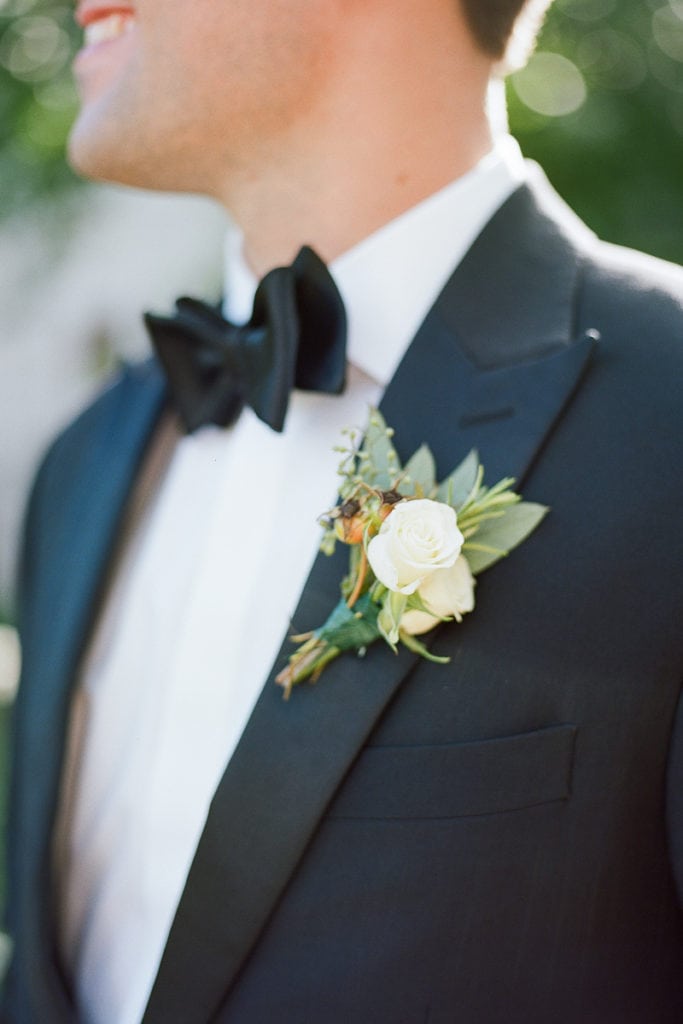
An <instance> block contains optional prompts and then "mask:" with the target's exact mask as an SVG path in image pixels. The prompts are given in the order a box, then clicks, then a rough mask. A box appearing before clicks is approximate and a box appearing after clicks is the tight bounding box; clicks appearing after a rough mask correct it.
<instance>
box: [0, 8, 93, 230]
mask: <svg viewBox="0 0 683 1024" xmlns="http://www.w3.org/2000/svg"><path fill="white" fill-rule="evenodd" d="M73 15H74V5H73V3H72V2H70V0H62V2H59V0H0V182H2V190H1V191H0V214H2V215H5V216H6V215H8V214H10V213H14V212H17V211H20V210H21V209H22V208H24V207H25V206H26V205H27V204H30V203H33V202H35V201H36V200H42V199H50V198H51V197H55V198H56V197H58V196H59V197H60V198H62V197H63V196H64V194H65V192H66V191H67V190H70V189H73V188H74V187H76V185H77V180H76V178H75V176H74V175H73V173H72V172H71V170H70V169H69V167H68V166H67V164H66V161H65V159H64V147H65V143H66V138H67V134H68V130H69V126H70V124H71V122H72V120H73V116H74V113H75V111H76V91H75V89H74V85H73V82H72V80H71V73H70V65H71V60H72V57H73V54H74V51H75V49H76V47H77V45H78V39H79V31H78V29H77V27H76V24H75V22H74V17H73Z"/></svg>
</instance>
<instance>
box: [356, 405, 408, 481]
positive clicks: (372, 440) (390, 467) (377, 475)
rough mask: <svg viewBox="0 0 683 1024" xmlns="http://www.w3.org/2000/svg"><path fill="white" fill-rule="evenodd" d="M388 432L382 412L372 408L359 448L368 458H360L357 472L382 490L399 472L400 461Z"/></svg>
mask: <svg viewBox="0 0 683 1024" xmlns="http://www.w3.org/2000/svg"><path fill="white" fill-rule="evenodd" d="M390 433H391V431H390V430H389V428H388V427H387V425H386V422H385V420H384V417H383V416H382V414H381V413H380V412H378V410H377V409H372V410H371V412H370V421H369V423H368V429H367V430H366V432H365V438H364V440H363V444H362V448H361V451H363V452H365V453H366V454H367V456H368V458H367V459H362V460H360V464H359V472H360V475H361V476H362V477H363V479H364V480H365V482H366V483H367V484H369V485H370V486H371V487H376V488H378V489H379V490H383V491H386V490H389V488H390V487H391V485H392V483H393V481H394V480H395V479H396V477H397V476H398V475H399V473H400V472H401V462H400V459H399V457H398V453H397V451H396V449H395V448H394V446H393V444H392V443H391V438H390V436H389V435H390Z"/></svg>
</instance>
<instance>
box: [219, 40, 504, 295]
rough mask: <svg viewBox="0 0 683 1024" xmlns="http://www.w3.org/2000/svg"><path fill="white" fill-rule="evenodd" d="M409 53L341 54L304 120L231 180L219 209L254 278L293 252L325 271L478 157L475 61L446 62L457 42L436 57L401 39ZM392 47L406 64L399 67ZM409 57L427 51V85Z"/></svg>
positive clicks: (479, 81)
mask: <svg viewBox="0 0 683 1024" xmlns="http://www.w3.org/2000/svg"><path fill="white" fill-rule="evenodd" d="M423 27H424V26H423ZM435 31H436V28H435ZM409 42H410V40H408V39H405V40H398V41H397V40H396V39H394V40H393V41H392V46H391V47H389V46H387V52H386V55H383V52H382V50H381V48H377V46H376V43H375V44H374V47H375V48H374V49H373V48H372V45H371V43H370V42H368V43H367V44H364V46H363V47H358V48H357V52H352V53H351V55H349V53H348V52H347V53H346V54H345V59H344V61H343V62H340V68H343V71H342V72H340V75H341V77H340V78H339V79H337V80H334V75H333V74H331V75H330V82H331V87H330V88H329V90H328V91H327V92H326V94H325V95H324V96H322V97H320V99H319V100H317V101H316V102H315V103H314V104H313V105H312V107H311V110H310V111H307V112H306V114H305V115H304V116H302V117H301V119H300V120H299V121H298V122H297V123H295V124H293V125H290V126H288V128H287V132H286V133H283V136H282V138H281V139H280V140H273V139H270V140H269V143H268V149H267V150H264V151H263V152H262V153H261V154H259V157H260V158H259V159H256V160H253V161H252V162H251V164H250V166H249V171H248V173H244V174H240V173H239V169H237V172H236V169H235V168H234V167H233V168H231V170H230V174H229V176H227V177H226V182H225V185H224V187H223V188H222V189H221V194H220V198H221V199H222V201H223V202H224V204H225V205H226V206H227V208H228V209H229V210H230V212H231V214H232V216H233V217H234V219H235V220H236V222H237V223H238V224H239V226H240V228H241V230H242V232H243V234H244V239H245V254H246V256H247V259H248V261H249V263H250V264H251V266H252V268H253V269H254V271H255V272H256V273H257V274H258V275H262V274H264V273H265V272H266V271H268V270H269V269H271V268H272V267H273V266H277V265H282V264H284V263H288V262H290V261H291V260H292V258H293V257H294V255H295V254H296V252H297V251H298V249H299V248H300V246H301V245H302V244H308V245H312V246H313V247H314V248H315V249H316V250H317V251H318V253H319V254H320V255H321V256H322V257H323V259H325V260H326V261H328V262H329V261H331V260H333V259H335V258H336V257H337V256H339V255H340V254H341V253H343V252H345V251H347V250H348V249H350V248H351V247H352V246H354V245H356V244H357V243H358V242H359V241H361V240H362V239H364V238H365V237H367V236H368V235H370V234H371V233H372V232H374V231H376V230H377V229H378V228H380V227H381V226H382V225H383V224H386V223H387V222H389V221H391V220H393V219H394V218H395V217H397V216H398V215H399V214H401V213H403V212H404V211H405V210H407V209H409V208H410V207H412V206H414V205H415V204H416V203H418V202H420V201H421V200H422V199H425V198H426V197H427V196H429V195H431V194H432V193H433V192H436V191H438V190H439V189H441V188H443V187H444V186H445V185H446V184H448V183H449V182H450V181H453V180H454V179H456V178H458V177H460V176H461V175H463V174H465V173H466V172H467V171H468V170H470V169H471V168H472V167H474V166H475V164H477V163H478V161H479V160H480V159H481V158H482V157H483V156H484V155H485V154H486V153H487V152H488V151H489V150H490V148H491V145H492V132H491V127H490V123H489V117H488V113H487V102H486V101H487V87H488V80H489V72H490V67H489V66H488V64H487V62H486V60H485V59H483V58H479V57H478V56H477V55H474V56H473V54H472V52H471V50H469V49H464V50H463V51H462V52H458V51H457V39H456V42H455V43H454V40H453V39H452V38H451V39H449V40H447V41H445V42H444V45H443V47H442V50H441V51H440V50H439V48H438V47H435V45H434V39H433V38H429V37H428V36H427V38H426V39H425V38H424V36H423V37H422V38H421V39H417V40H415V39H413V40H412V52H411V49H410V48H409V45H408V44H409ZM401 43H403V44H404V45H405V48H406V50H405V53H406V55H407V54H410V56H406V57H405V59H404V60H403V62H402V63H400V64H399V63H397V58H396V53H397V51H398V50H399V47H400V45H401ZM420 45H424V46H427V45H428V46H429V52H430V59H431V65H430V67H431V73H430V74H429V75H425V74H424V73H423V69H424V67H425V66H427V65H426V64H425V60H424V55H421V54H419V53H417V54H416V53H415V52H414V51H415V50H416V49H417V48H419V47H420ZM364 47H365V48H364ZM383 57H384V60H383ZM392 69H393V70H392ZM392 76H393V77H392ZM388 82H389V83H390V87H389V88H388V87H387V83H388Z"/></svg>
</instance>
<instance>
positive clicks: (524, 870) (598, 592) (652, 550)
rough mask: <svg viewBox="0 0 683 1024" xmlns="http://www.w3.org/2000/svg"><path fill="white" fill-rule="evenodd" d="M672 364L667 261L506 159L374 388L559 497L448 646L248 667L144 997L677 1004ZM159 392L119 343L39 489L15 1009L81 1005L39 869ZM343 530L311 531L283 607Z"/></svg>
mask: <svg viewBox="0 0 683 1024" xmlns="http://www.w3.org/2000/svg"><path fill="white" fill-rule="evenodd" d="M682 380H683V277H682V275H681V273H680V272H679V271H677V270H675V269H674V268H667V267H665V266H664V265H662V264H658V263H656V261H654V260H648V259H646V258H641V257H636V256H634V255H633V254H630V255H629V254H625V253H622V252H620V251H617V250H613V249H611V248H609V247H607V246H602V245H601V244H599V243H597V242H596V241H595V240H594V239H593V238H592V236H591V235H590V234H589V233H588V232H587V231H586V229H585V228H583V227H582V226H580V225H579V224H578V222H576V221H575V219H574V218H573V215H571V214H570V213H569V212H568V211H567V210H566V209H565V208H564V207H562V206H561V204H560V203H559V201H558V200H557V199H556V197H554V196H553V195H552V194H551V193H550V191H549V189H548V188H547V186H545V185H544V184H543V183H542V182H537V183H535V184H533V185H532V186H530V187H527V186H524V187H522V188H520V189H519V190H518V191H517V192H516V193H515V194H514V195H513V196H512V197H511V198H510V199H509V201H508V202H507V203H506V204H505V205H504V206H503V207H502V208H501V210H500V211H499V212H498V214H497V215H496V216H495V217H494V218H493V220H492V221H491V222H490V223H489V225H488V226H487V227H486V229H485V230H484V232H483V233H482V235H481V236H480V237H479V239H478V240H477V241H476V243H475V244H474V246H473V247H472V249H471V250H470V252H469V254H468V255H467V257H466V258H465V260H464V262H463V263H462V264H461V266H460V267H459V269H458V270H457V272H456V273H455V275H454V276H453V278H452V279H451V281H450V282H449V283H448V285H447V286H446V288H445V289H444V291H443V293H442V295H441V296H440V297H439V299H438V301H437V302H436V304H435V306H434V307H433V309H432V310H431V312H430V313H429V315H428V317H427V319H426V321H425V323H424V325H423V326H422V328H421V330H420V331H419V333H418V335H417V337H416V338H415V340H414V342H413V344H412V346H411V347H410V349H409V350H408V352H407V354H406V356H405V358H404V360H403V362H402V364H401V366H400V368H399V370H398V372H397V374H396V376H395V378H394V380H393V381H392V383H391V384H390V386H389V388H388V390H387V392H386V395H385V398H384V401H383V404H382V408H383V411H384V413H385V416H386V418H387V420H388V421H389V422H390V423H391V424H392V425H393V426H394V427H395V428H396V441H397V446H398V448H399V450H400V454H402V455H403V456H406V455H407V454H409V453H410V452H412V451H413V450H414V449H415V448H417V447H418V445H419V444H420V443H421V442H423V441H424V442H427V443H428V444H429V445H430V446H431V447H432V449H433V451H434V453H435V455H436V458H437V462H438V466H439V470H440V474H441V475H443V474H445V472H447V471H448V470H450V469H451V468H452V466H453V465H454V464H455V463H456V462H457V461H458V460H459V459H460V458H461V457H463V456H464V455H465V454H466V452H467V451H468V450H469V449H470V448H472V447H477V448H478V449H479V451H480V453H481V457H482V461H483V463H484V465H485V467H486V472H487V479H488V480H489V481H490V482H493V481H495V480H496V479H498V478H499V477H501V476H503V475H513V476H516V477H517V479H518V481H519V482H520V485H522V486H523V489H524V493H525V496H526V497H527V498H529V499H533V500H536V501H541V502H544V503H548V504H549V505H551V507H552V510H551V512H550V514H549V516H548V517H547V519H546V520H545V521H544V523H543V524H542V525H541V527H540V528H539V529H538V530H537V531H536V533H535V534H534V535H533V536H532V537H531V538H530V539H529V540H528V541H527V542H526V543H525V544H524V545H523V546H522V547H521V548H520V549H519V550H518V551H516V552H515V553H514V554H513V555H512V556H511V558H510V559H508V560H504V561H503V562H501V563H499V564H498V565H497V566H496V567H495V568H493V569H492V570H490V572H488V573H487V574H486V575H484V576H482V577H481V579H480V582H479V585H478V587H477V607H476V609H475V611H474V612H473V614H471V615H469V616H467V618H466V619H465V620H464V622H463V623H462V624H461V625H454V624H451V625H447V626H443V627H441V628H440V629H439V630H438V631H437V634H436V636H435V638H434V647H435V649H436V650H437V651H438V652H439V653H442V654H448V655H450V657H451V662H450V665H448V666H447V667H443V666H436V665H432V664H429V663H427V662H426V661H424V660H421V659H419V658H416V657H414V656H412V655H411V654H410V653H408V652H407V651H403V650H402V651H401V652H400V653H399V655H398V656H395V655H393V654H392V653H391V652H390V650H389V649H388V648H387V647H386V646H384V645H379V644H378V645H375V647H373V648H371V649H370V650H369V652H368V654H367V656H366V657H365V658H364V659H359V658H358V657H356V656H355V655H353V654H348V655H345V656H343V657H341V658H339V659H338V660H337V661H336V662H335V663H333V664H332V665H331V666H329V667H328V668H327V670H326V672H325V674H324V676H323V677H322V679H321V680H320V682H319V683H318V684H317V685H316V686H315V687H308V686H304V687H302V688H299V689H298V690H296V691H295V692H294V694H293V696H292V698H291V700H290V701H289V703H284V702H283V701H282V698H281V691H280V690H279V689H278V688H277V687H276V686H274V685H273V680H272V678H271V679H269V680H268V681H266V683H265V686H264V689H263V692H262V695H261V697H260V700H259V702H258V704H257V706H256V709H255V711H254V713H253V716H252V718H251V720H250V722H249V724H248V726H247V728H246V731H245V733H244V735H243V737H242V739H241V742H240V743H239V746H238V748H237V750H236V752H235V754H234V757H233V758H232V761H231V762H230V765H229V767H228V769H227V771H226V773H225V776H224V778H223V780H222V782H221V783H220V785H219V787H218V790H217V792H216V794H215V797H214V800H213V803H212V807H211V811H210V815H209V819H208V823H207V825H206V828H205V831H204V834H203V836H202V839H201V841H200V844H199V848H198V850H197V854H196V858H195V861H194V863H193V866H192V869H191V871H190V875H189V878H188V881H187V885H186V888H185V892H184V894H183V896H182V899H181V902H180V906H179V909H178V912H177V916H176V919H175V922H174V924H173V927H172V930H171V934H170V937H169V941H168V945H167V948H166V951H165V954H164V957H163V961H162V964H161V968H160V971H159V975H158V977H157V980H156V983H155V986H154V989H153V992H152V995H151V999H150V1002H149V1005H148V1008H147V1011H146V1014H145V1018H144V1021H145V1024H206V1022H208V1021H212V1022H217V1024H273V1022H275V1021H277V1022H283V1024H352V1022H353V1024H427V1022H429V1024H454V1022H458V1024H489V1022H491V1024H493V1022H500V1024H510V1022H524V1024H534V1022H537V1024H547V1022H548V1021H550V1020H552V1021H554V1022H556V1024H630V1022H632V1024H664V1022H672V1024H673V1022H680V1021H681V1020H683V931H682V928H681V913H680V907H679V901H678V898H677V893H676V884H678V886H679V889H681V888H683V793H682V791H681V786H682V785H683V722H681V723H679V725H678V727H677V726H676V724H675V723H676V708H677V702H678V698H679V691H680V686H681V678H682V676H683V572H682V561H683V559H682V557H681V556H682V545H681V532H682V531H681V513H682V510H683V473H682V472H681V466H682V462H683V415H682V406H681V381H682ZM163 405H164V394H163V385H162V384H161V382H160V380H159V376H158V373H157V371H156V369H155V368H154V367H150V366H146V367H142V368H133V369H127V370H125V371H124V372H123V374H122V376H121V377H120V379H119V380H118V381H117V382H116V383H115V385H114V386H113V387H111V388H110V389H109V390H108V391H107V392H106V393H105V394H104V395H103V396H102V397H101V398H100V399H99V401H98V402H97V403H96V404H95V405H94V406H93V407H92V408H90V409H89V410H88V411H87V412H86V413H85V414H84V415H83V416H82V417H81V418H80V419H79V420H78V421H77V422H76V423H75V424H74V425H73V426H72V427H71V428H70V429H69V430H68V431H67V432H66V433H65V434H64V435H63V436H62V437H61V438H60V439H59V440H58V441H57V443H56V445H55V446H54V447H53V449H52V451H51V453H50V454H49V456H48V458H47V460H46V461H45V463H44V465H43V468H42V470H41V471H40V474H39V477H38V480H37V483H36V487H35V490H34V493H33V497H32V500H31V504H30V510H29V514H28V520H27V533H26V538H27V543H26V553H25V558H24V564H23V570H22V594H23V604H22V613H21V627H22V635H23V643H24V678H23V683H22V686H21V689H20V696H19V700H18V704H17V713H16V737H17V741H16V753H15V759H14V781H13V790H12V818H11V835H12V848H11V866H10V870H11V874H10V894H11V903H10V915H9V924H10V928H11V930H12V932H13V934H14V936H15V942H16V946H15V956H14V960H13V964H12V967H11V971H10V977H9V981H8V985H7V992H6V998H5V1009H4V1018H3V1019H4V1020H5V1021H7V1022H12V1024H67V1022H73V1021H75V1020H76V1016H75V1013H74V1010H73V1006H72V1002H71V996H70V990H69V979H68V978H67V977H65V975H64V972H63V970H62V968H61V967H60V963H59V958H58V956H57V954H56V951H55V926H54V895H53V885H52V880H51V832H52V827H53V821H54V815H55V803H56V797H57V792H58V786H59V779H60V766H61V763H62V758H63V752H64V735H65V728H66V724H67V721H68V713H69V688H70V686H71V685H72V682H73V679H74V677H75V674H76V668H77V665H78V662H79V658H80V656H81V655H82V652H83V649H84V644H85V643H86V640H87V637H88V633H89V630H90V628H91V626H92V622H93V617H94V614H95V613H94V609H95V608H96V607H97V602H98V597H99V595H100V594H101V591H102V588H103V585H104V584H103V581H104V580H105V578H106V574H107V567H108V564H109V563H110V559H111V556H112V551H113V549H114V547H115V543H116V537H117V528H118V526H119V525H120V523H121V520H122V516H123V514H124V510H125V506H126V499H127V495H128V494H129V491H130V487H131V482H132V481H133V479H134V477H135V474H136V470H137V468H138V466H139V464H140V461H141V458H142V455H143V453H144V451H145V448H146V445H147V442H148V440H149V438H150V436H151V434H152V432H153V430H154V426H155V423H156V422H157V418H158V415H159V412H160V410H161V409H162V407H163ZM302 471H303V469H302ZM235 486H236V487H238V486H239V481H236V483H235ZM345 560H346V556H345V553H344V551H340V552H339V557H337V556H335V557H334V558H331V559H328V558H325V557H323V556H321V557H320V558H319V559H318V560H317V562H316V564H315V567H314V569H313V571H312V573H311V576H310V579H309V581H308V583H307V585H306V587H305V589H304V592H303V596H302V598H301V603H300V605H299V607H298V609H297V611H296V614H295V617H294V624H295V627H296V629H297V630H306V629H309V628H311V627H313V626H315V625H316V624H318V623H319V622H320V621H321V619H322V618H324V616H325V615H326V614H327V612H328V610H329V609H330V608H331V607H332V606H333V604H334V603H335V602H336V600H337V596H338V584H339V580H340V577H341V575H342V573H343V571H344V568H345ZM289 649H290V648H289V645H288V644H287V643H285V644H284V645H283V650H282V652H281V655H280V658H279V659H278V662H277V665H276V666H275V667H274V670H273V675H274V674H275V671H276V670H277V668H279V667H281V665H282V662H283V659H284V657H285V655H286V653H287V652H288V651H289Z"/></svg>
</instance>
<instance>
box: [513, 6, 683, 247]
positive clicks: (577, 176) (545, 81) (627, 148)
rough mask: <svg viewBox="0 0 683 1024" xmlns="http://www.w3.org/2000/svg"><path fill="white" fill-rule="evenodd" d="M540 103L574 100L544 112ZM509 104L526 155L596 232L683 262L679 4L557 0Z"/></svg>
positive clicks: (682, 16)
mask: <svg viewBox="0 0 683 1024" xmlns="http://www.w3.org/2000/svg"><path fill="white" fill-rule="evenodd" d="M550 55H553V56H552V57H550ZM555 55H561V57H563V58H564V61H562V60H561V59H560V60H558V58H557V57H556V56H555ZM539 61H540V63H541V69H542V71H543V74H538V75H535V72H534V65H535V64H538V62H539ZM580 90H583V97H582V95H581V91H580ZM544 99H545V101H546V102H549V103H550V105H551V106H552V104H553V103H554V104H555V109H558V108H561V107H562V105H563V104H564V105H565V107H566V106H567V105H569V106H570V107H571V101H572V99H573V100H574V101H575V102H576V101H578V100H581V102H580V105H579V106H578V107H577V109H576V110H573V111H570V112H568V113H564V114H561V115H560V116H551V115H549V114H547V113H545V114H544V113H539V112H538V108H541V110H542V109H543V101H544ZM508 100H509V106H510V119H511V125H512V127H513V130H514V132H515V134H516V135H517V137H518V138H519V139H520V141H521V143H522V146H523V149H524V152H525V154H526V155H527V156H530V157H533V158H534V159H536V160H538V161H539V163H541V164H542V165H543V167H544V168H545V170H546V172H547V174H548V176H549V177H550V179H551V181H552V182H553V184H554V185H555V187H556V188H557V189H558V191H559V192H560V193H561V194H562V195H563V196H564V197H565V198H566V199H567V201H568V202H569V204H570V205H571V206H572V207H573V208H574V209H575V210H576V211H577V213H579V214H580V216H581V217H583V219H584V220H585V221H586V222H587V223H588V224H589V225H590V226H591V227H592V228H593V229H594V230H595V231H596V232H597V233H598V235H600V236H601V237H602V238H606V239H608V240H609V241H614V242H619V243H621V244H623V245H630V246H633V247H634V248H636V249H643V250H645V251H646V252H651V253H654V254H655V255H658V256H662V257H663V258H665V259H670V260H674V261H675V262H677V263H683V0H669V2H667V0H557V2H556V3H555V5H554V6H553V7H552V8H551V13H550V15H549V16H548V19H547V22H546V25H545V28H544V31H543V34H542V36H541V39H540V40H539V46H538V50H537V53H536V55H535V57H534V58H532V61H531V63H530V65H529V67H528V69H526V70H525V71H522V72H519V73H517V74H516V75H513V76H512V77H511V79H510V80H509V82H508ZM525 101H526V102H525Z"/></svg>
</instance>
